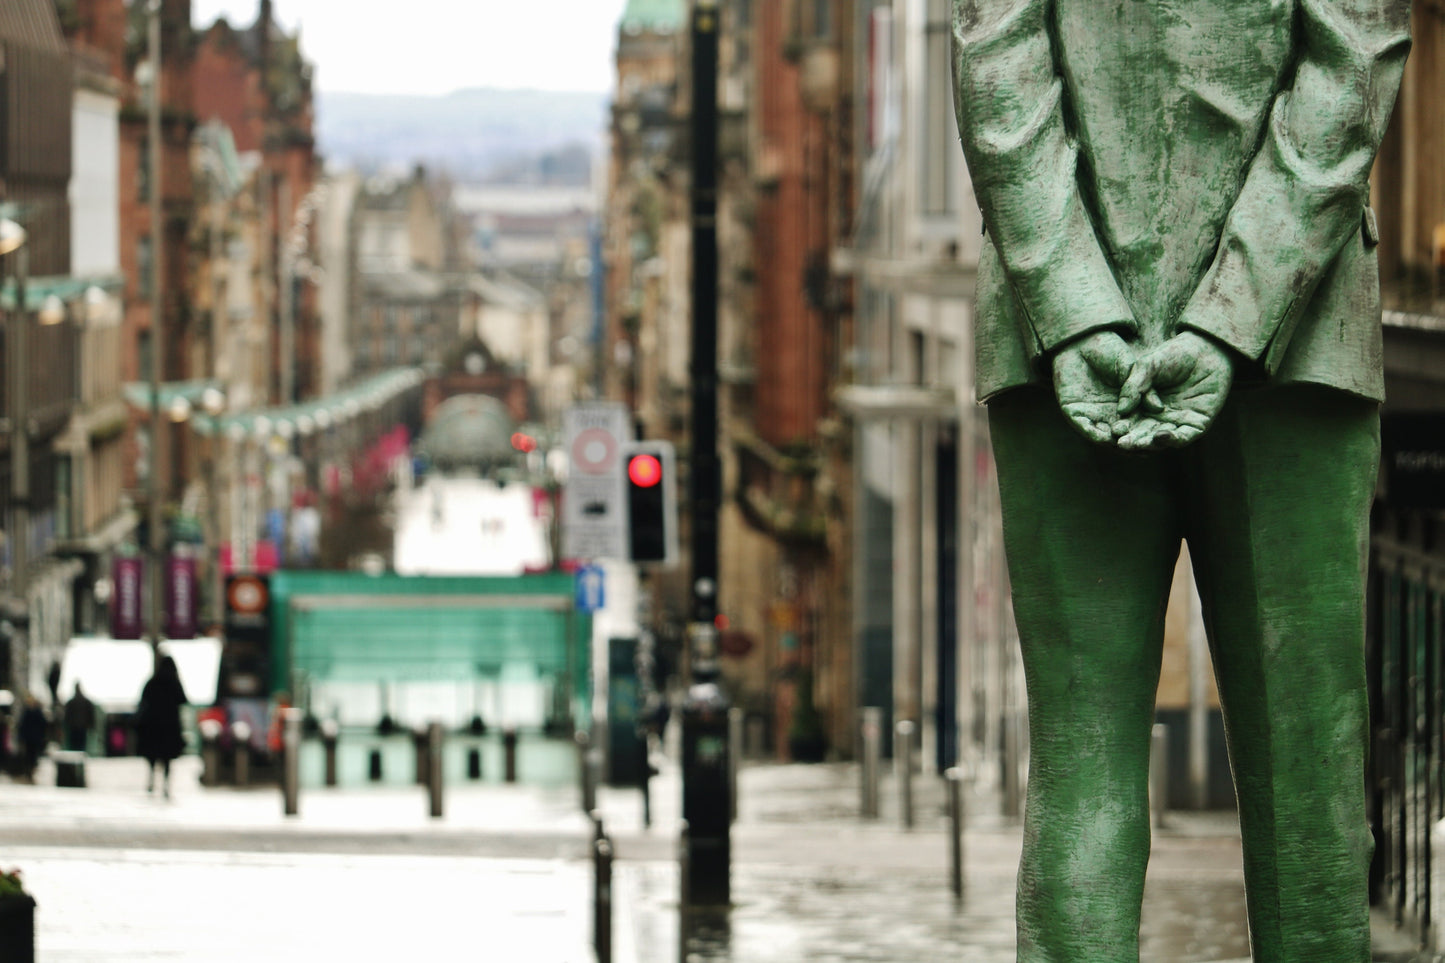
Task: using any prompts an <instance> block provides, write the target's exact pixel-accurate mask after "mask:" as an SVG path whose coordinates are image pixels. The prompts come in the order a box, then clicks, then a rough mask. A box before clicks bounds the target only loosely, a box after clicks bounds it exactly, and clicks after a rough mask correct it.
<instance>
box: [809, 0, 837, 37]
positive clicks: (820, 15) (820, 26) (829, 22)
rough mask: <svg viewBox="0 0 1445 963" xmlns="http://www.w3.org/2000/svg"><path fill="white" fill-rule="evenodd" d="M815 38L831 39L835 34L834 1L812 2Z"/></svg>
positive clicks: (816, 0) (821, 0)
mask: <svg viewBox="0 0 1445 963" xmlns="http://www.w3.org/2000/svg"><path fill="white" fill-rule="evenodd" d="M812 5H813V36H814V37H817V38H820V39H821V38H826V37H830V36H832V34H833V0H812Z"/></svg>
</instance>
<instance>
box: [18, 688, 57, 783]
mask: <svg viewBox="0 0 1445 963" xmlns="http://www.w3.org/2000/svg"><path fill="white" fill-rule="evenodd" d="M49 726H50V723H49V720H47V719H46V718H45V710H44V709H42V708H41V707H40V700H39V699H37V698H35V696H33V695H27V696H26V697H25V708H24V710H22V711H21V713H20V726H19V732H18V733H17V734H18V735H19V737H20V753H21V770H20V771H21V773H22V774H23V775H24V776H25V778H26V779H30V780H33V779H34V778H35V767H36V765H38V764H39V762H40V756H41V755H42V754H43V753H44V752H45V735H46V730H47V729H48V728H49Z"/></svg>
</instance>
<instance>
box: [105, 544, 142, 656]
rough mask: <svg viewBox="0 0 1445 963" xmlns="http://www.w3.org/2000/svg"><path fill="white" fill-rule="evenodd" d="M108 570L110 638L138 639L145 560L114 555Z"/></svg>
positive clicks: (140, 632)
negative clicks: (109, 583)
mask: <svg viewBox="0 0 1445 963" xmlns="http://www.w3.org/2000/svg"><path fill="white" fill-rule="evenodd" d="M110 571H111V576H110V580H111V583H112V592H111V597H110V636H111V638H113V639H139V638H141V636H142V635H143V634H144V633H145V623H144V621H143V619H142V616H141V584H142V580H143V577H144V574H145V563H144V562H143V561H142V560H141V559H139V558H117V559H116V560H115V561H114V562H113V563H112V564H111V570H110Z"/></svg>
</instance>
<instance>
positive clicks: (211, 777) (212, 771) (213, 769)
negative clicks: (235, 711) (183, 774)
mask: <svg viewBox="0 0 1445 963" xmlns="http://www.w3.org/2000/svg"><path fill="white" fill-rule="evenodd" d="M199 728H200V730H201V785H203V786H219V785H220V784H221V724H220V723H219V722H217V721H216V720H215V719H202V720H201V722H200V725H199Z"/></svg>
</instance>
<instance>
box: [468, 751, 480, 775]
mask: <svg viewBox="0 0 1445 963" xmlns="http://www.w3.org/2000/svg"><path fill="white" fill-rule="evenodd" d="M467 778H468V779H473V780H475V779H481V778H482V750H481V749H479V748H477V747H476V746H472V747H471V748H469V749H468V750H467Z"/></svg>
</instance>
